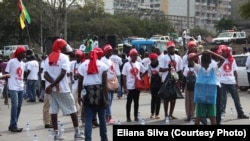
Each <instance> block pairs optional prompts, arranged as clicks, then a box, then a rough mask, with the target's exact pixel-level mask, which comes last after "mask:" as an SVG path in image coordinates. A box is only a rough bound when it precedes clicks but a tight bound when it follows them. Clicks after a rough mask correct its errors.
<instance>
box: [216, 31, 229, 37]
mask: <svg viewBox="0 0 250 141" xmlns="http://www.w3.org/2000/svg"><path fill="white" fill-rule="evenodd" d="M232 36H233V33H231V32H224V33H220V34H219V35H218V37H232Z"/></svg>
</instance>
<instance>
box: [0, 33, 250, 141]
mask: <svg viewBox="0 0 250 141" xmlns="http://www.w3.org/2000/svg"><path fill="white" fill-rule="evenodd" d="M25 53H26V50H25V48H24V47H23V46H19V47H18V48H17V50H16V51H15V53H14V55H13V58H11V59H10V60H8V61H5V66H4V65H2V63H1V72H2V76H0V79H5V80H6V86H5V91H3V94H4V97H7V98H6V100H5V104H8V94H6V93H9V96H10V103H11V116H10V124H9V131H11V132H22V130H23V128H19V127H18V119H19V115H20V114H21V113H20V112H21V108H22V102H23V99H24V98H25V99H26V98H27V102H36V101H38V100H37V97H38V99H39V101H40V102H43V103H44V105H43V121H44V123H43V124H44V127H45V128H53V129H54V140H65V137H64V136H63V135H62V134H60V130H59V125H58V119H57V115H58V113H59V110H61V111H62V113H63V115H68V116H70V117H71V120H72V124H73V128H74V138H75V139H85V141H91V140H92V128H93V127H99V128H100V137H101V140H102V141H108V136H107V124H113V123H114V120H113V117H114V116H113V115H115V113H112V107H113V105H112V101H113V97H114V96H117V97H118V99H121V98H123V97H125V96H126V100H127V102H126V106H125V107H124V108H125V109H126V110H125V112H126V119H127V120H126V121H127V122H131V121H132V120H134V121H139V120H140V119H139V112H138V111H139V107H140V104H139V102H140V93H141V91H142V90H146V91H147V92H149V93H150V94H151V100H150V103H151V106H150V109H149V112H148V113H149V117H150V118H151V119H153V118H155V119H161V118H163V119H164V118H168V119H170V120H175V119H178V117H176V116H175V115H174V110H175V104H176V100H177V94H175V93H177V92H176V91H174V95H171V96H169V91H170V89H169V91H166V92H165V95H166V96H165V98H164V99H162V98H160V97H159V96H158V92H159V90H160V89H161V87H162V86H165V84H166V83H167V82H168V79H169V78H170V77H172V78H174V80H175V83H174V85H176V86H177V88H178V89H179V90H180V91H182V92H183V93H184V95H185V96H184V98H185V112H186V119H185V121H187V122H189V121H191V120H194V121H195V122H194V123H195V124H196V125H198V124H200V123H202V124H207V122H206V121H207V120H206V119H207V118H209V119H210V120H211V122H210V123H211V124H213V125H220V123H221V118H222V117H223V116H225V112H226V111H225V109H226V104H227V93H230V94H231V95H232V98H233V100H234V104H235V107H236V110H237V114H238V119H245V118H248V117H247V116H246V115H245V114H244V112H243V108H242V106H241V103H240V97H239V94H238V91H237V86H238V80H237V65H236V63H235V60H234V58H233V57H232V51H231V50H230V47H228V46H226V45H219V46H216V47H213V48H211V49H210V50H204V49H203V47H202V46H201V45H198V44H197V43H196V42H194V41H189V42H188V43H187V50H186V53H185V55H184V56H180V55H179V54H176V46H175V43H174V42H173V41H168V42H167V44H166V50H165V51H164V52H160V50H159V49H158V48H154V50H153V52H150V53H149V52H146V53H145V54H143V56H142V57H140V54H139V53H138V51H137V50H136V49H134V48H133V49H131V50H130V52H129V54H125V53H123V54H119V53H118V50H117V48H115V47H112V46H111V45H110V44H106V45H104V47H103V48H100V47H99V45H98V39H97V37H96V36H94V37H93V40H92V39H88V40H86V41H85V43H84V44H83V45H81V46H80V48H79V49H75V50H73V49H72V48H71V47H70V45H69V44H68V43H67V42H66V41H65V40H64V39H61V38H59V39H56V40H55V41H54V43H53V46H52V52H51V53H50V54H48V55H43V56H42V58H41V59H40V60H37V59H36V58H35V56H33V55H31V56H29V57H27V56H26V55H25ZM190 74H193V77H192V78H195V81H194V82H193V83H194V84H192V85H191V84H190V82H189V81H190V80H189V79H190V78H189V75H190ZM114 78H116V79H114ZM137 79H139V80H144V84H145V88H144V89H138V88H137V85H136V81H137ZM109 80H117V82H115V83H118V87H117V88H116V89H112V88H111V87H110V85H114V84H110V83H109V82H112V81H109ZM159 82H160V83H159ZM163 84H164V85H163ZM190 85H191V86H190ZM191 87H193V88H191ZM36 88H37V89H38V90H37V89H36ZM205 88H210V89H205ZM6 91H8V92H6ZM37 93H39V95H37ZM115 94H116V95H115ZM26 96H27V97H26ZM204 97H205V98H204ZM162 101H163V103H164V104H163V108H164V117H160V108H161V102H162ZM132 102H134V107H133V108H134V109H133V112H134V114H133V117H134V118H133V119H132V118H131V105H132ZM79 117H80V118H81V119H82V123H78V122H79V121H78V118H79ZM79 124H83V125H84V128H85V130H84V133H81V132H80V131H79Z"/></svg>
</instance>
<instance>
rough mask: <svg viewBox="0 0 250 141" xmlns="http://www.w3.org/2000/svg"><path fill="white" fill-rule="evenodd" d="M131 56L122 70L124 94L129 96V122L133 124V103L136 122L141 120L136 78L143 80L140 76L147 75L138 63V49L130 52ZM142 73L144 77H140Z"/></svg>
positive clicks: (127, 107)
mask: <svg viewBox="0 0 250 141" xmlns="http://www.w3.org/2000/svg"><path fill="white" fill-rule="evenodd" d="M129 56H130V58H131V60H130V61H128V62H126V63H125V64H124V66H123V69H122V77H123V87H124V92H125V93H127V94H128V96H127V103H126V116H127V122H131V117H130V111H131V104H132V101H134V120H135V121H138V120H139V119H138V109H139V96H140V90H138V89H136V88H135V78H136V77H138V78H141V77H140V76H143V75H145V74H146V73H147V70H146V69H145V67H144V66H143V65H142V64H141V63H139V62H138V61H136V60H137V56H138V52H137V51H136V49H131V50H130V52H129ZM140 73H142V75H140Z"/></svg>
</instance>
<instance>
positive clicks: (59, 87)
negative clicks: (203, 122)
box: [44, 38, 84, 140]
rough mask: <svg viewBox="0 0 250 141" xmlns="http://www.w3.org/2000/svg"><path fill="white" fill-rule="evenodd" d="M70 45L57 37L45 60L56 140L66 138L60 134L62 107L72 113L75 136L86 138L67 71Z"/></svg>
mask: <svg viewBox="0 0 250 141" xmlns="http://www.w3.org/2000/svg"><path fill="white" fill-rule="evenodd" d="M69 47H70V46H67V42H66V41H65V40H63V39H60V38H59V39H57V40H55V41H54V43H53V46H52V52H51V53H50V54H49V56H48V58H47V59H46V61H45V66H44V78H45V80H46V89H45V92H46V94H48V95H49V102H50V110H49V112H50V114H51V119H52V124H53V129H54V140H65V137H64V136H63V135H61V134H59V131H58V122H57V118H58V117H57V115H58V112H59V110H60V109H61V111H62V113H63V115H70V116H71V119H72V123H73V126H74V133H75V135H74V138H75V139H84V135H82V134H81V133H80V130H79V125H78V117H77V110H76V106H75V100H74V97H73V95H72V93H71V90H70V86H69V82H68V78H67V75H66V73H67V72H69V70H70V65H69V64H70V61H69V57H68V56H67V55H66V54H63V53H67V50H68V48H69Z"/></svg>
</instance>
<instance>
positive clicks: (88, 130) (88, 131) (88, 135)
mask: <svg viewBox="0 0 250 141" xmlns="http://www.w3.org/2000/svg"><path fill="white" fill-rule="evenodd" d="M84 114H85V129H84V132H85V141H91V140H92V120H93V118H94V117H95V116H96V114H98V118H99V123H100V124H99V125H100V136H101V141H107V140H108V137H107V126H106V120H105V108H92V107H87V106H85V107H84Z"/></svg>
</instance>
